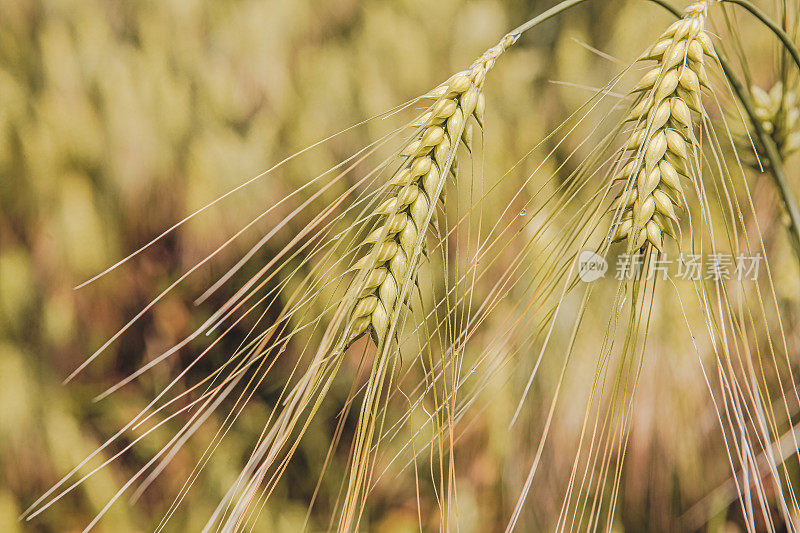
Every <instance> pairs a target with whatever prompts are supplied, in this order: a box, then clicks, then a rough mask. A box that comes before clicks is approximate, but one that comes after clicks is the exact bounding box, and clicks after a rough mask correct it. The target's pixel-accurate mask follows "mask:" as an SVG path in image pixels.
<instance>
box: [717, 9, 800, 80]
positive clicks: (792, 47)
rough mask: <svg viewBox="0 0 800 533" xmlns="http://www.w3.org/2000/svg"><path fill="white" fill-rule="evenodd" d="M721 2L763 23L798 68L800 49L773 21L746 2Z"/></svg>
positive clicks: (799, 66)
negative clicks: (749, 14)
mask: <svg viewBox="0 0 800 533" xmlns="http://www.w3.org/2000/svg"><path fill="white" fill-rule="evenodd" d="M720 1H721V2H727V3H729V4H736V5H739V6H742V7H743V8H745V9H746V10H747V11H749V12H750V13H751V14H752V15H753V16H754V17H756V18H757V19H758V20H760V21H761V22H763V23H764V25H765V26H767V27H768V28H769V29H770V30H772V33H774V34H775V35H776V36H777V37H778V39H780V41H781V42H782V43H783V46H785V47H786V50H787V51H788V52H789V54H790V55H791V56H792V59H794V62H795V63H796V64H797V67H798V68H800V48H798V47H797V44H795V42H794V41H793V40H792V38H791V37H789V35H788V34H787V33H786V32H785V31H784V30H783V28H781V27H780V26H779V25H778V24H777V23H776V22H775V21H774V20H772V19H771V18H769V16H768V15H767V14H766V13H764V12H763V11H761V9H759V8H758V7H756V6H755V5H753V4H752V3H750V2H749V1H748V0H720Z"/></svg>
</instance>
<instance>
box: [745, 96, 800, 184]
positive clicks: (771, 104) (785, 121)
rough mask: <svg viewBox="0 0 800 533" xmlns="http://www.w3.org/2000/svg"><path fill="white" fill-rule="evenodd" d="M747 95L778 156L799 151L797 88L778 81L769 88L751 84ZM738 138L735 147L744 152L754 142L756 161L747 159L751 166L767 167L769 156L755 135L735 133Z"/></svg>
mask: <svg viewBox="0 0 800 533" xmlns="http://www.w3.org/2000/svg"><path fill="white" fill-rule="evenodd" d="M750 94H751V96H752V98H753V103H754V104H755V113H756V117H757V118H758V120H760V121H761V128H762V129H763V130H764V131H765V132H766V133H767V134H769V136H770V137H771V138H772V140H773V142H774V143H775V146H776V147H777V149H778V153H779V154H780V156H781V158H782V159H784V160H785V159H787V158H789V157H790V156H792V155H793V154H795V153H796V152H797V151H798V150H800V101H799V100H798V91H797V88H796V87H793V86H788V87H787V86H784V83H783V82H782V81H778V82H776V83H775V84H774V85H773V86H772V87H771V88H770V89H769V91H765V90H764V89H762V88H761V87H759V86H757V85H752V86H751V87H750ZM738 141H739V149H740V151H741V152H742V153H744V154H748V153H750V152H751V151H752V146H751V142H752V143H755V148H756V153H757V160H756V161H752V160H751V161H750V165H751V166H752V167H754V168H757V169H760V168H762V167H763V168H768V167H769V158H768V157H767V156H766V152H765V150H764V146H763V144H762V143H761V141H760V140H759V137H758V135H757V134H755V133H753V132H750V133H749V135H747V136H746V137H743V136H739V138H738ZM749 159H752V158H749Z"/></svg>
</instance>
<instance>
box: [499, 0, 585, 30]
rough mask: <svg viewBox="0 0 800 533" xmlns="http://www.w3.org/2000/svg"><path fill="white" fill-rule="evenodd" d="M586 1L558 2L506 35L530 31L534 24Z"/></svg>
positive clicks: (566, 0) (568, 0) (567, 0)
mask: <svg viewBox="0 0 800 533" xmlns="http://www.w3.org/2000/svg"><path fill="white" fill-rule="evenodd" d="M585 1H586V0H564V1H563V2H561V3H560V4H557V5H555V6H553V7H551V8H550V9H548V10H547V11H545V12H544V13H542V14H541V15H537V16H535V17H534V18H532V19H530V20H529V21H528V22H526V23H525V24H522V25H520V26H517V27H516V28H514V29H513V30H511V31H510V32H508V33H507V34H506V35H511V36H517V35H522V34H523V33H525V32H526V31H528V30H529V29H531V28H533V27H534V26H537V25H539V24H540V23H542V22H544V21H545V20H547V19H549V18H552V17H554V16H556V15H558V14H559V13H561V12H562V11H566V10H567V9H569V8H571V7H574V6H576V5H578V4H582V3H583V2H585Z"/></svg>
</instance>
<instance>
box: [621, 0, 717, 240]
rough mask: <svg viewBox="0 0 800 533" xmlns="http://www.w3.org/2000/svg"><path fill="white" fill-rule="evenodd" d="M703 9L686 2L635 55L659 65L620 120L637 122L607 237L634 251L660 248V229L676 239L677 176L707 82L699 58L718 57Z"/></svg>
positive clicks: (701, 0)
mask: <svg viewBox="0 0 800 533" xmlns="http://www.w3.org/2000/svg"><path fill="white" fill-rule="evenodd" d="M707 11H708V0H698V1H697V2H695V3H693V4H691V5H690V6H689V7H687V8H686V10H685V12H684V16H683V18H682V19H681V20H678V21H677V22H675V23H674V24H672V26H670V27H669V28H668V29H667V30H666V31H665V32H664V33H663V34H662V35H661V37H660V38H659V39H658V41H656V43H655V44H654V45H653V46H651V47H650V48H649V49H648V50H647V51H646V52H645V53H644V55H643V56H642V57H641V58H640V61H650V60H655V61H656V63H657V64H656V66H655V67H654V68H652V69H651V70H649V71H648V72H647V73H646V74H645V75H644V76H643V77H642V79H641V81H640V82H639V84H638V85H637V86H636V88H635V89H634V90H633V94H638V98H637V102H636V104H635V105H634V107H633V109H632V110H631V112H630V115H629V116H628V117H627V119H626V120H628V121H634V122H635V123H636V125H635V126H634V128H633V130H632V132H631V134H630V136H629V138H628V141H627V144H626V145H625V152H624V153H625V154H628V155H626V156H624V157H626V159H627V164H625V166H624V167H623V168H622V170H621V171H620V172H619V173H618V174H617V175H616V176H615V179H618V180H622V181H624V182H625V184H626V185H625V188H624V190H623V191H622V192H621V193H620V194H619V195H618V197H617V199H616V202H615V204H614V208H613V209H614V210H615V212H617V213H618V212H619V211H621V217H620V219H619V220H620V221H619V224H618V226H617V229H616V233H615V234H614V239H613V240H614V241H623V240H628V244H629V248H631V249H632V250H636V249H643V248H644V247H645V246H646V245H647V244H648V243H649V244H652V245H653V246H654V247H655V248H656V249H658V250H659V251H662V246H663V234H664V233H667V234H668V235H671V236H672V237H673V238H674V237H675V232H674V229H673V226H672V224H673V223H677V222H678V218H677V214H676V209H677V208H680V207H683V203H682V201H681V199H682V198H684V194H683V190H682V187H681V183H680V177H681V176H682V175H686V174H687V169H689V168H690V160H689V149H690V146H692V145H696V144H697V140H696V139H695V136H694V119H693V116H692V113H693V112H694V113H697V114H699V115H702V114H703V104H702V100H701V90H702V88H704V87H708V86H709V81H708V75H707V73H706V70H705V67H704V60H705V57H706V56H709V57H712V58H716V53H715V52H714V45H713V43H712V41H711V39H710V37H709V36H708V34H707V33H706V31H705V20H706V16H707ZM620 166H622V165H620Z"/></svg>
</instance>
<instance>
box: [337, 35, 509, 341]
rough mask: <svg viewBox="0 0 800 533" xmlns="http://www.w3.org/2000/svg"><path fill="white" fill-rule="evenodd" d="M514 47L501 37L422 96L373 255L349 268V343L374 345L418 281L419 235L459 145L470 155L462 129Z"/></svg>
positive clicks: (372, 240)
mask: <svg viewBox="0 0 800 533" xmlns="http://www.w3.org/2000/svg"><path fill="white" fill-rule="evenodd" d="M515 41H516V36H506V37H505V38H504V39H503V40H502V41H501V42H500V43H499V44H497V45H496V46H494V47H492V48H490V49H489V50H487V51H486V52H484V54H483V55H481V56H480V57H479V58H478V59H477V60H476V61H475V62H474V63H473V64H472V66H471V67H470V68H469V69H467V70H464V71H461V72H459V73H457V74H455V75H453V76H452V77H451V78H450V79H449V80H447V81H446V82H444V83H443V84H441V85H439V86H438V87H436V88H435V89H434V90H432V91H431V92H429V93H428V94H427V95H425V96H426V97H428V98H435V99H436V101H435V102H434V103H433V104H432V105H431V106H430V107H429V108H428V109H427V111H426V112H425V113H424V114H423V115H422V117H421V118H420V120H419V121H418V122H417V125H418V126H419V128H420V131H419V133H418V134H417V135H416V137H415V138H414V139H413V140H411V141H410V142H409V143H408V144H407V145H406V146H405V147H404V149H403V150H402V151H401V155H402V156H404V157H405V159H404V161H403V164H402V165H401V167H400V169H399V170H398V171H397V172H396V173H395V174H394V177H392V178H391V181H390V184H391V186H392V188H393V193H392V194H391V195H390V197H389V198H387V199H386V200H385V201H384V202H383V203H382V204H381V205H380V206H378V208H377V209H376V210H375V213H374V214H375V215H377V216H379V217H381V224H380V225H379V226H378V227H377V229H375V230H374V231H373V232H372V233H370V234H369V235H368V236H367V237H366V239H365V241H364V243H365V244H368V245H371V247H372V249H371V253H369V254H367V255H366V256H364V257H363V258H362V259H361V260H360V261H359V262H358V263H357V264H356V265H355V267H354V270H357V271H358V272H359V273H361V274H362V275H363V276H364V280H365V281H364V284H363V286H361V287H355V286H354V287H353V290H354V291H358V296H357V302H356V305H355V307H354V309H353V311H352V313H351V318H352V319H353V323H352V326H351V330H350V334H349V338H348V344H349V343H351V342H352V341H354V340H355V339H357V338H358V337H360V336H361V335H363V334H364V333H366V332H370V334H371V335H372V338H373V340H374V341H375V343H376V344H378V343H379V342H380V341H381V339H383V337H384V336H385V334H386V332H387V330H388V327H389V320H390V316H391V314H392V311H393V310H394V309H395V306H396V305H398V304H399V305H406V302H398V299H399V297H400V293H401V292H402V290H401V288H402V285H403V283H404V281H405V279H406V278H407V277H408V278H410V279H411V281H412V282H415V280H416V272H415V269H416V266H414V265H412V261H411V260H412V257H413V256H414V255H415V247H416V246H417V240H418V239H417V238H418V236H419V235H420V233H423V232H425V231H426V226H427V225H428V223H427V219H428V213H429V212H430V211H431V209H432V208H433V207H435V204H436V201H437V200H442V201H443V200H444V196H443V194H444V190H443V188H442V187H441V186H440V181H441V180H442V179H444V177H445V176H444V175H445V173H447V172H448V168H449V169H450V171H451V172H453V173H455V166H454V165H455V161H456V159H455V155H456V153H457V149H458V146H459V144H460V143H459V141H461V142H462V143H463V144H464V145H465V147H466V148H467V150H471V148H472V147H471V144H472V129H471V124H467V123H466V122H467V121H468V120H469V119H470V118H471V117H474V118H475V119H476V121H477V123H478V126H479V127H482V124H483V113H484V107H485V103H484V95H483V84H484V80H485V79H486V73H487V72H488V71H489V70H490V69H491V68H492V67H493V66H494V63H495V61H496V60H497V58H498V57H499V56H500V54H502V53H503V52H504V51H505V50H506V49H507V48H508V47H509V46H511V45H512V44H513V43H514V42H515ZM437 190H438V191H440V192H439V193H437ZM437 196H438V198H437ZM420 252H422V253H424V250H420ZM409 269H412V272H410V273H409ZM409 274H410V275H409Z"/></svg>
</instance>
